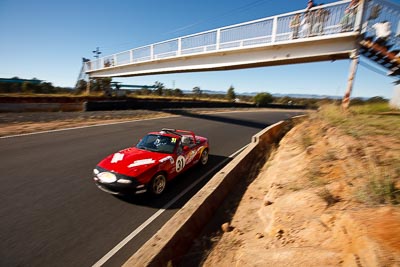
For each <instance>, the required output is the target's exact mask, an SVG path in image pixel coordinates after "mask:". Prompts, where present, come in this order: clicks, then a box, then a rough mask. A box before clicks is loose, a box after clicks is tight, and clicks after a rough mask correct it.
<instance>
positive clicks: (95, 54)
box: [92, 47, 101, 59]
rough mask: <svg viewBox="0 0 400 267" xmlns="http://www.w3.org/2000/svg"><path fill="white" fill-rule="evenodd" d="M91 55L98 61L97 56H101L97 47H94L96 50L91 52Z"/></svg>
mask: <svg viewBox="0 0 400 267" xmlns="http://www.w3.org/2000/svg"><path fill="white" fill-rule="evenodd" d="M92 53H93V54H94V57H95V58H96V59H98V58H99V55H100V54H101V52H100V50H99V47H96V50H93V51H92Z"/></svg>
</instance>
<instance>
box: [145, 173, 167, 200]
mask: <svg viewBox="0 0 400 267" xmlns="http://www.w3.org/2000/svg"><path fill="white" fill-rule="evenodd" d="M166 186H167V178H166V177H165V175H164V174H162V173H157V174H156V175H155V176H154V177H153V179H151V181H150V184H149V190H150V192H151V193H152V194H153V195H157V196H159V195H161V194H162V193H163V192H164V191H165V187H166Z"/></svg>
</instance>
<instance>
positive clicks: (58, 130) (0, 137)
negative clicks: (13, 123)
mask: <svg viewBox="0 0 400 267" xmlns="http://www.w3.org/2000/svg"><path fill="white" fill-rule="evenodd" d="M175 117H179V115H171V116H166V117H158V118H150V119H141V120H139V119H138V120H130V121H117V122H110V123H101V124H94V125H85V126H77V127H70V128H62V129H55V130H48V131H40V132H34V133H23V134H15V135H7V136H0V139H5V138H13V137H21V136H28V135H35V134H44V133H53V132H62V131H69V130H78V129H85V128H91V127H100V126H108V125H115V124H123V123H129V122H137V121H150V120H158V119H166V118H175Z"/></svg>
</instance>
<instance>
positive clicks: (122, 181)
mask: <svg viewBox="0 0 400 267" xmlns="http://www.w3.org/2000/svg"><path fill="white" fill-rule="evenodd" d="M117 183H120V184H130V183H132V181H131V180H128V179H119V180H118V181H117Z"/></svg>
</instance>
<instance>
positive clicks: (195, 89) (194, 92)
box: [192, 86, 201, 96]
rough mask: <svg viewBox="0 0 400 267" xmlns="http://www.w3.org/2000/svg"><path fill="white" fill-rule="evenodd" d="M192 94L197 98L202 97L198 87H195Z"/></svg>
mask: <svg viewBox="0 0 400 267" xmlns="http://www.w3.org/2000/svg"><path fill="white" fill-rule="evenodd" d="M192 92H193V94H194V95H195V96H201V89H200V87H198V86H195V87H193V89H192Z"/></svg>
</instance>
